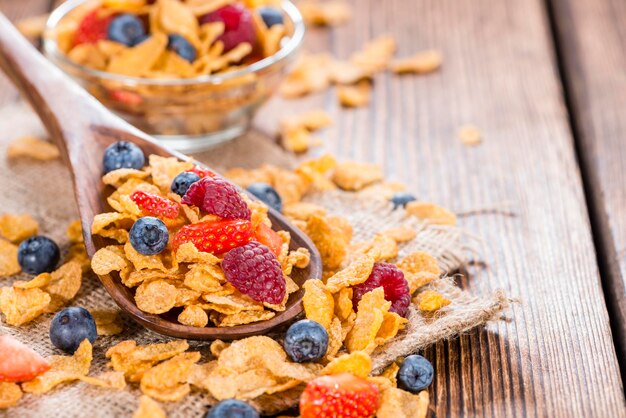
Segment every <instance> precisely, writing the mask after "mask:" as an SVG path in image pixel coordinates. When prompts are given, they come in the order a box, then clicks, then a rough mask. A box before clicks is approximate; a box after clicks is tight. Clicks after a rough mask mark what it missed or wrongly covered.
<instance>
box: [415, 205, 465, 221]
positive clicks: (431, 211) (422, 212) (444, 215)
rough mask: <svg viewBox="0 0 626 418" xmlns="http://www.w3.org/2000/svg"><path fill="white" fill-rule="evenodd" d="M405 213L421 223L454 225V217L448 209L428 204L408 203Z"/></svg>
mask: <svg viewBox="0 0 626 418" xmlns="http://www.w3.org/2000/svg"><path fill="white" fill-rule="evenodd" d="M406 212H407V213H408V214H409V215H412V216H415V217H416V218H417V219H420V220H422V221H425V222H428V223H431V224H435V225H456V215H455V214H454V213H452V212H450V211H449V210H448V209H446V208H443V207H441V206H437V205H435V204H434V203H429V202H409V203H407V205H406Z"/></svg>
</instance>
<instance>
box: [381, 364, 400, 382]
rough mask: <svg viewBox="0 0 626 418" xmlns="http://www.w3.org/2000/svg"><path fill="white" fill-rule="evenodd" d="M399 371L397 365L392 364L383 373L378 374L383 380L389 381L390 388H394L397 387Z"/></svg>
mask: <svg viewBox="0 0 626 418" xmlns="http://www.w3.org/2000/svg"><path fill="white" fill-rule="evenodd" d="M399 370H400V366H398V363H396V362H393V363H391V364H390V365H389V366H387V367H386V368H385V370H383V372H382V373H381V374H380V377H384V378H385V379H387V380H389V383H391V386H394V387H395V386H397V385H398V381H397V375H398V371H399Z"/></svg>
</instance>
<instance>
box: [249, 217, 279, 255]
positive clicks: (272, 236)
mask: <svg viewBox="0 0 626 418" xmlns="http://www.w3.org/2000/svg"><path fill="white" fill-rule="evenodd" d="M254 235H255V236H256V240H257V241H259V242H260V243H261V244H263V245H265V246H267V247H268V248H269V249H270V250H272V252H273V253H274V254H275V255H276V257H278V256H279V255H280V253H281V252H282V249H283V239H282V238H281V237H280V235H278V234H277V233H276V232H275V231H274V230H273V229H272V228H270V227H269V226H267V225H265V224H259V226H257V227H256V231H254Z"/></svg>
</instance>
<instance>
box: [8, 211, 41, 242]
mask: <svg viewBox="0 0 626 418" xmlns="http://www.w3.org/2000/svg"><path fill="white" fill-rule="evenodd" d="M38 230H39V224H38V223H37V221H36V220H35V218H33V217H32V216H30V215H28V214H22V215H14V214H11V213H5V214H3V215H0V237H3V238H6V239H7V240H9V241H11V242H13V243H19V242H22V241H24V240H25V239H26V238H28V237H31V236H33V235H35V234H37V231H38Z"/></svg>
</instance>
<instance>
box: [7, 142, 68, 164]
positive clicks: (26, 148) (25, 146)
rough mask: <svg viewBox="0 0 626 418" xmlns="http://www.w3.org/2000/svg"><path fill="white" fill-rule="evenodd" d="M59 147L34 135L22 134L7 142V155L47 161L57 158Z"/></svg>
mask: <svg viewBox="0 0 626 418" xmlns="http://www.w3.org/2000/svg"><path fill="white" fill-rule="evenodd" d="M59 155H60V154H59V149H58V148H57V146H56V145H54V144H52V143H50V142H48V141H45V140H43V139H41V138H37V137H34V136H24V137H22V138H18V139H16V140H14V141H13V142H11V143H10V144H9V147H8V148H7V157H9V158H20V157H28V158H33V159H35V160H40V161H49V160H55V159H57V158H59Z"/></svg>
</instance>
